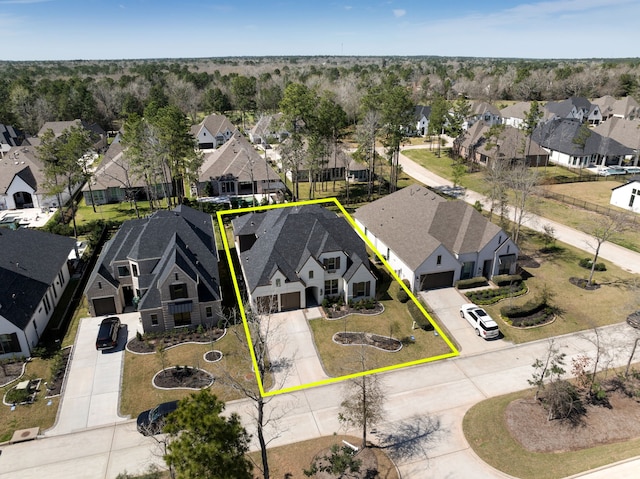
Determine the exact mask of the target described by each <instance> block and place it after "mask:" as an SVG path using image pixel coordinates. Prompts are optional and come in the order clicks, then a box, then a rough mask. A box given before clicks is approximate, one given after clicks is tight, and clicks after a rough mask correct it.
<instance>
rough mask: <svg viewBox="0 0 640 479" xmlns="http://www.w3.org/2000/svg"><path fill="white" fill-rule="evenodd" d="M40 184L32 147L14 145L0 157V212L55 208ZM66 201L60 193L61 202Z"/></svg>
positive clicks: (39, 167)
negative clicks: (5, 210)
mask: <svg viewBox="0 0 640 479" xmlns="http://www.w3.org/2000/svg"><path fill="white" fill-rule="evenodd" d="M44 184H45V175H44V167H43V165H42V162H41V161H40V159H39V158H38V154H37V152H36V151H35V148H34V147H32V146H24V145H23V146H14V147H11V149H9V151H8V152H7V153H5V154H4V155H2V156H1V157H0V210H4V209H9V210H14V209H22V208H49V207H55V206H58V200H57V199H56V197H55V195H50V194H48V193H47V192H46V191H45V187H44ZM66 198H68V194H67V193H66V192H64V193H63V194H62V196H61V199H62V201H64V200H66Z"/></svg>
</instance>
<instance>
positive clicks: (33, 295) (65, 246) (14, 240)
mask: <svg viewBox="0 0 640 479" xmlns="http://www.w3.org/2000/svg"><path fill="white" fill-rule="evenodd" d="M75 244H76V242H75V240H74V239H72V238H67V237H65V236H58V235H54V234H50V233H45V232H43V231H38V230H34V229H26V228H19V229H17V230H15V231H14V230H10V229H6V228H0V250H1V251H2V254H1V255H0V284H1V285H2V287H0V360H1V359H7V358H10V357H13V356H27V357H28V356H31V354H32V352H33V349H34V348H35V347H36V346H37V345H38V343H39V342H40V338H41V337H42V333H43V332H44V331H45V329H46V328H47V325H48V324H49V321H50V319H51V317H52V316H53V311H54V309H55V307H56V306H57V305H58V303H59V302H60V299H61V298H62V294H63V292H64V290H65V288H66V287H67V285H68V284H69V277H70V271H69V265H68V261H67V260H68V258H69V255H70V254H71V253H72V251H73V250H74V247H75Z"/></svg>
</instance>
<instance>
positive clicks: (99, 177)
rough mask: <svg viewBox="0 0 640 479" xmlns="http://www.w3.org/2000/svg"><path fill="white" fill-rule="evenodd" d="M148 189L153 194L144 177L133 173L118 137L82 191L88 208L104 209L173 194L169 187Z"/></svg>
mask: <svg viewBox="0 0 640 479" xmlns="http://www.w3.org/2000/svg"><path fill="white" fill-rule="evenodd" d="M149 188H152V191H148V188H147V185H146V183H145V181H144V178H143V177H142V175H140V174H137V173H136V172H134V168H133V167H132V165H131V163H130V161H129V159H128V158H127V157H126V155H125V154H124V150H123V147H122V143H120V140H119V137H116V139H115V140H114V141H113V142H112V143H111V145H110V146H109V149H108V150H107V151H106V153H105V154H104V158H103V159H102V162H101V163H100V165H99V166H98V168H97V169H96V170H95V172H93V175H92V176H91V179H90V181H89V182H87V183H85V184H84V186H83V187H82V195H83V197H84V201H85V204H87V205H90V204H94V205H104V204H107V203H119V202H122V201H129V200H132V199H133V198H136V199H148V198H149V196H150V195H153V197H154V198H164V196H165V191H171V185H170V184H168V183H158V184H155V185H154V186H150V187H149ZM92 197H93V203H92Z"/></svg>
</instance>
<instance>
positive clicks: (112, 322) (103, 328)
mask: <svg viewBox="0 0 640 479" xmlns="http://www.w3.org/2000/svg"><path fill="white" fill-rule="evenodd" d="M119 331H120V318H117V317H115V316H111V317H109V318H105V319H103V320H102V322H101V323H100V330H99V331H98V338H97V339H96V349H97V350H99V351H100V350H102V349H111V348H115V347H116V346H117V345H118V332H119Z"/></svg>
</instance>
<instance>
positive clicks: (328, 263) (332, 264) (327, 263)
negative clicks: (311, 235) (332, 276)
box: [323, 256, 340, 272]
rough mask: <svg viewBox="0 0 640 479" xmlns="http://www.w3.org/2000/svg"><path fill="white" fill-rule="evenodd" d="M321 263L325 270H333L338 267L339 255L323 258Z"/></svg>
mask: <svg viewBox="0 0 640 479" xmlns="http://www.w3.org/2000/svg"><path fill="white" fill-rule="evenodd" d="M323 264H324V268H325V269H326V270H327V271H329V272H334V271H335V270H337V269H340V256H336V257H335V258H325V259H324V261H323Z"/></svg>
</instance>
